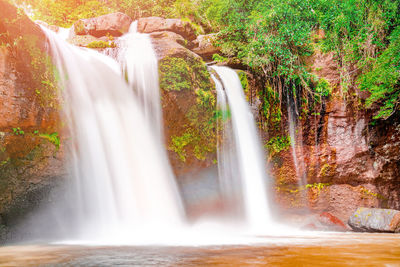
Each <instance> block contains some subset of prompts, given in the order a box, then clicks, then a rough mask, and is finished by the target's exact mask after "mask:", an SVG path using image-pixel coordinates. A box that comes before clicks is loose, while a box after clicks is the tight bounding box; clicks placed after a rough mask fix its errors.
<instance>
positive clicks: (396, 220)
mask: <svg viewBox="0 0 400 267" xmlns="http://www.w3.org/2000/svg"><path fill="white" fill-rule="evenodd" d="M348 223H349V225H350V226H351V228H353V230H354V231H357V232H386V233H398V232H400V211H398V210H392V209H377V208H374V209H370V208H358V209H357V210H356V211H355V212H354V214H353V215H352V216H351V217H350V219H349V222H348Z"/></svg>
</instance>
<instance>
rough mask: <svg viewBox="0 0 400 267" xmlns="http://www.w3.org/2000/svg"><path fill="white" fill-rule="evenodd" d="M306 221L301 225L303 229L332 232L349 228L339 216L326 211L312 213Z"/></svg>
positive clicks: (344, 230)
mask: <svg viewBox="0 0 400 267" xmlns="http://www.w3.org/2000/svg"><path fill="white" fill-rule="evenodd" d="M306 221H309V222H308V223H307V224H306V225H305V226H304V227H302V228H303V229H305V230H314V231H334V232H346V231H348V230H349V228H348V227H347V226H346V225H345V224H344V223H343V222H342V221H341V220H340V219H339V218H337V217H336V216H334V215H332V214H331V213H328V212H323V213H321V214H319V215H313V216H311V217H309V218H308V219H307V220H306Z"/></svg>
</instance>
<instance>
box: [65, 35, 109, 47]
mask: <svg viewBox="0 0 400 267" xmlns="http://www.w3.org/2000/svg"><path fill="white" fill-rule="evenodd" d="M67 41H68V43H70V44H73V45H76V46H81V47H87V46H88V45H89V44H91V43H93V42H99V41H102V40H101V39H100V38H96V37H94V36H92V35H75V36H73V37H72V38H69V39H68V40H67Z"/></svg>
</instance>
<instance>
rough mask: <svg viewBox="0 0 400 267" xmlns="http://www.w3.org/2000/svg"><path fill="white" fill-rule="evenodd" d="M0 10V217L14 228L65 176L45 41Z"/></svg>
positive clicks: (6, 7) (12, 13) (7, 8)
mask: <svg viewBox="0 0 400 267" xmlns="http://www.w3.org/2000/svg"><path fill="white" fill-rule="evenodd" d="M0 10H1V12H0V13H1V18H0V32H1V34H0V216H1V219H2V222H3V223H6V224H8V225H10V224H12V223H13V222H14V220H15V219H16V218H18V214H23V213H24V212H26V210H27V209H30V208H31V207H32V205H34V203H27V202H36V201H38V200H39V199H40V198H41V197H39V195H42V194H43V192H44V191H46V190H47V189H46V188H49V187H51V185H52V184H53V182H54V180H56V179H57V178H59V177H61V176H63V175H64V174H65V172H64V167H63V152H62V151H63V145H62V142H61V141H60V138H61V137H60V117H59V100H58V93H57V89H56V86H55V81H54V75H53V73H52V71H53V68H52V67H51V61H50V58H49V56H48V55H47V53H46V49H45V45H46V38H45V36H44V34H43V32H42V31H41V29H40V28H39V26H37V25H36V24H34V23H33V22H31V21H30V20H29V19H28V18H27V17H26V16H25V15H24V13H23V12H21V11H20V10H18V9H16V8H15V7H14V6H12V5H10V4H9V3H8V2H6V1H0Z"/></svg>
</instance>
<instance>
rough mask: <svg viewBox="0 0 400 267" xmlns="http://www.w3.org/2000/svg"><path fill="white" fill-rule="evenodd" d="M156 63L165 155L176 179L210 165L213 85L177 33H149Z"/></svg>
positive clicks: (213, 155)
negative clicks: (157, 64) (155, 55)
mask: <svg viewBox="0 0 400 267" xmlns="http://www.w3.org/2000/svg"><path fill="white" fill-rule="evenodd" d="M150 37H151V39H152V43H153V46H154V49H155V51H156V54H157V57H158V60H159V78H160V89H161V101H162V108H163V119H164V123H163V125H165V126H164V133H165V140H166V143H167V149H168V155H169V159H170V162H171V165H172V167H173V170H174V172H175V175H176V176H178V179H180V177H182V176H183V175H185V174H187V173H191V177H195V176H196V174H197V173H198V172H201V171H203V170H204V169H206V168H209V167H210V166H212V165H213V162H214V161H215V159H216V134H215V133H216V131H215V127H216V124H215V120H213V119H212V118H213V116H214V115H213V111H214V108H215V103H216V102H215V101H216V99H215V90H214V89H215V86H214V84H213V83H212V80H211V77H210V74H209V73H208V71H207V66H206V64H205V63H204V61H203V60H202V59H201V57H200V56H198V55H196V54H195V53H193V52H192V51H190V50H189V49H187V48H186V47H184V45H182V42H185V43H186V40H185V39H184V38H183V37H182V36H180V35H179V34H177V33H174V32H169V31H164V32H154V33H151V34H150Z"/></svg>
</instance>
